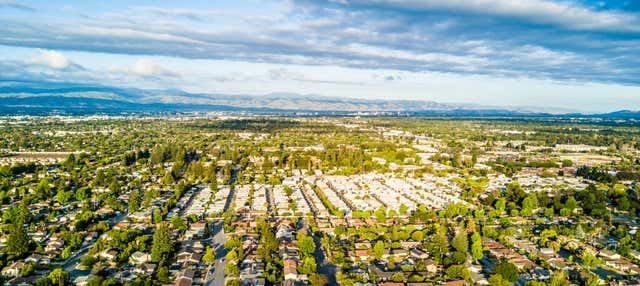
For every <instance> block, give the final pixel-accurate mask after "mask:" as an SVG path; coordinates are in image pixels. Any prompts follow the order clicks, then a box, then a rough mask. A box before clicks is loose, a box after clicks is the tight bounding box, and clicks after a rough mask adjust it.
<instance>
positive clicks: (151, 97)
mask: <svg viewBox="0 0 640 286" xmlns="http://www.w3.org/2000/svg"><path fill="white" fill-rule="evenodd" d="M187 111H253V112H319V113H323V112H336V113H347V112H402V113H409V114H418V115H448V116H552V115H553V116H598V117H608V118H623V119H630V118H640V112H638V111H628V110H622V111H616V112H612V113H606V114H590V115H586V114H580V113H578V112H576V111H572V110H564V109H553V108H539V107H528V108H525V107H495V106H483V105H478V104H449V103H439V102H434V101H426V100H379V99H377V100H376V99H358V98H338V97H330V96H320V95H310V94H294V93H270V94H264V95H242V94H205V93H188V92H185V91H181V90H175V89H168V90H150V89H134V88H116V87H106V86H96V85H82V84H68V83H48V82H12V81H3V82H0V114H2V115H16V114H25V115H27V114H48V113H52V112H55V113H70V114H90V113H107V114H114V113H121V112H187Z"/></svg>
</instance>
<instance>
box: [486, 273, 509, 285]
mask: <svg viewBox="0 0 640 286" xmlns="http://www.w3.org/2000/svg"><path fill="white" fill-rule="evenodd" d="M489 285H492V286H509V281H507V280H505V279H504V278H502V275H500V274H493V275H491V276H489Z"/></svg>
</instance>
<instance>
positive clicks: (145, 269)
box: [132, 263, 156, 276]
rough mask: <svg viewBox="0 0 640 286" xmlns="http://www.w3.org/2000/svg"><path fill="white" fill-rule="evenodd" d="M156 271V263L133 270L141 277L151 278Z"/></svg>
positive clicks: (138, 266) (146, 264) (145, 264)
mask: <svg viewBox="0 0 640 286" xmlns="http://www.w3.org/2000/svg"><path fill="white" fill-rule="evenodd" d="M155 270H156V264H154V263H142V264H140V265H137V266H136V267H134V268H133V270H132V271H133V273H136V274H140V275H147V276H151V274H153V272H154V271H155Z"/></svg>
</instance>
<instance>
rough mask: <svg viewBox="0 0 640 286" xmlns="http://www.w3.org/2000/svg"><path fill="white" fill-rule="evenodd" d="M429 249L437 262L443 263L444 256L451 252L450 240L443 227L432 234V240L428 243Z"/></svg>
mask: <svg viewBox="0 0 640 286" xmlns="http://www.w3.org/2000/svg"><path fill="white" fill-rule="evenodd" d="M427 249H428V250H429V252H430V253H431V254H432V255H433V258H434V260H435V261H436V262H437V263H442V261H443V258H444V257H445V256H446V255H447V254H448V253H449V240H448V239H447V234H446V233H445V231H444V230H443V229H441V228H440V229H438V230H437V231H436V233H434V234H432V235H431V242H429V243H428V244H427Z"/></svg>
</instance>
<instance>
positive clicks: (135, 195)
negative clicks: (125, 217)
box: [128, 191, 142, 213]
mask: <svg viewBox="0 0 640 286" xmlns="http://www.w3.org/2000/svg"><path fill="white" fill-rule="evenodd" d="M141 201H142V195H141V194H140V192H139V191H132V192H131V196H129V204H128V207H129V212H130V213H134V212H137V211H138V210H139V209H140V202H141Z"/></svg>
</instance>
